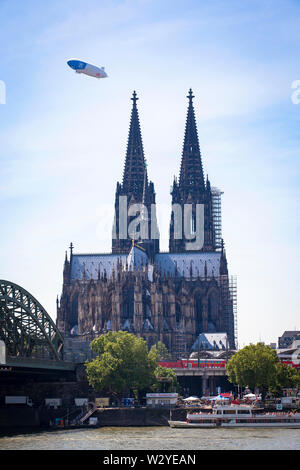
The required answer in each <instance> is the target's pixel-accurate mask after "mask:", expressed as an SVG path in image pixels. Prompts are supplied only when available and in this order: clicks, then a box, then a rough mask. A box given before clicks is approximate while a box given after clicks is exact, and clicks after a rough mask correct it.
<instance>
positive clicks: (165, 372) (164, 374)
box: [152, 366, 179, 393]
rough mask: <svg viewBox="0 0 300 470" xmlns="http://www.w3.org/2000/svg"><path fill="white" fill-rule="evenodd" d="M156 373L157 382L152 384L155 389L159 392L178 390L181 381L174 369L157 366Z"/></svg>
mask: <svg viewBox="0 0 300 470" xmlns="http://www.w3.org/2000/svg"><path fill="white" fill-rule="evenodd" d="M154 375H155V382H154V383H153V385H152V390H153V391H155V392H159V393H165V392H178V390H179V383H178V379H177V376H176V374H175V372H174V370H173V369H169V368H168V367H161V366H157V367H156V369H155V371H154Z"/></svg>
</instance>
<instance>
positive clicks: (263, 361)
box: [226, 343, 282, 399]
mask: <svg viewBox="0 0 300 470" xmlns="http://www.w3.org/2000/svg"><path fill="white" fill-rule="evenodd" d="M226 369H227V374H228V380H229V381H230V382H232V383H235V384H239V385H240V386H242V387H246V386H249V387H250V388H251V389H252V390H255V388H256V387H257V388H258V389H259V390H260V392H261V393H262V398H263V399H264V397H265V394H266V392H267V390H269V389H272V387H275V386H276V384H277V385H278V383H279V380H280V373H281V372H282V369H281V363H280V361H279V359H278V357H277V354H276V351H274V350H273V349H271V348H270V347H269V346H265V345H264V344H263V343H258V344H256V345H254V344H250V345H249V346H245V347H244V348H243V349H241V350H240V351H238V352H237V353H236V354H235V355H234V356H233V357H232V358H231V359H230V360H229V361H228V363H227V367H226Z"/></svg>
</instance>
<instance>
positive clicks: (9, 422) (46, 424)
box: [0, 405, 186, 432]
mask: <svg viewBox="0 0 300 470" xmlns="http://www.w3.org/2000/svg"><path fill="white" fill-rule="evenodd" d="M69 411H70V409H69V408H63V407H61V408H59V409H57V410H54V409H49V408H45V407H39V408H31V407H29V406H13V405H12V406H10V407H4V406H3V407H0V432H1V431H2V430H9V429H10V428H26V427H28V428H41V429H50V428H51V427H53V423H55V422H56V420H59V419H64V423H65V424H67V423H68V421H67V419H66V418H65V417H66V416H67V415H68V413H69ZM79 413H80V409H78V413H77V414H79ZM171 413H172V418H173V419H176V420H182V419H185V416H186V410H185V409H183V408H174V409H173V410H172V411H171ZM73 416H74V415H73ZM75 416H76V414H75ZM93 417H95V418H98V423H97V426H98V427H105V426H109V427H110V426H111V427H113V426H117V427H127V426H135V427H139V426H168V420H169V419H170V410H169V409H164V408H156V409H155V408H154V409H151V408H146V407H141V408H99V409H98V410H96V411H95V412H94V413H93ZM68 427H70V426H68ZM76 427H80V428H82V426H76ZM85 427H87V426H86V425H85ZM64 428H66V427H64ZM71 428H72V429H74V426H72V427H71Z"/></svg>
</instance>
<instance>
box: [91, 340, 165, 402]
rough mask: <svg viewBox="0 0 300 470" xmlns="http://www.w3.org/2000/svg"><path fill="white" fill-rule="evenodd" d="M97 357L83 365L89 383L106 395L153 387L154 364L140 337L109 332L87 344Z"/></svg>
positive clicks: (119, 394) (118, 394) (144, 342)
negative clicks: (89, 344)
mask: <svg viewBox="0 0 300 470" xmlns="http://www.w3.org/2000/svg"><path fill="white" fill-rule="evenodd" d="M91 349H92V351H94V352H95V353H96V354H97V356H96V359H93V360H92V361H90V362H88V361H87V362H86V363H85V366H86V372H87V377H88V381H89V384H90V385H91V386H92V387H93V388H94V389H95V390H97V391H103V392H107V393H109V394H110V395H117V396H119V397H121V396H122V394H123V393H124V392H125V391H127V390H129V389H131V390H135V391H136V393H137V391H138V390H141V389H143V388H147V387H150V386H151V385H152V384H153V381H154V380H155V379H154V370H155V368H156V361H155V360H154V359H153V358H152V357H151V356H149V354H148V348H147V343H146V341H145V340H144V339H143V338H138V337H137V336H135V335H133V334H131V333H128V332H126V331H117V332H109V333H107V334H105V335H102V336H100V337H99V338H96V339H94V340H93V341H92V342H91Z"/></svg>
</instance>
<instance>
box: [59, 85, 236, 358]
mask: <svg viewBox="0 0 300 470" xmlns="http://www.w3.org/2000/svg"><path fill="white" fill-rule="evenodd" d="M187 98H188V112H187V120H186V127H185V135H184V144H183V152H182V158H181V165H180V173H179V178H178V179H177V178H175V179H174V182H173V186H172V190H171V196H172V207H171V211H170V233H169V251H168V252H167V253H165V252H160V247H159V229H158V224H157V220H156V200H155V197H156V195H155V190H154V184H153V182H152V181H149V180H148V174H147V166H146V160H145V156H144V151H143V143H142V136H141V129H140V123H139V116H138V109H137V100H138V98H137V96H136V93H135V92H134V93H133V97H132V98H131V99H132V111H131V119H130V128H129V137H128V145H127V152H126V158H125V166H124V172H123V179H122V183H119V182H118V183H117V187H116V196H115V218H114V226H113V236H112V252H111V253H104V254H103V253H102V254H79V253H78V254H77V253H74V252H73V245H72V244H71V246H70V256H69V257H68V256H67V253H66V258H65V263H64V270H63V289H62V294H61V297H60V300H59V299H57V326H58V328H59V329H60V331H61V332H62V333H63V334H64V335H66V336H73V337H74V336H76V337H78V338H80V337H81V338H86V339H92V338H95V337H97V336H99V335H101V334H104V333H106V332H107V331H118V330H127V331H129V332H132V333H134V334H136V335H138V336H142V337H143V338H144V339H145V340H146V341H147V343H148V346H149V347H151V346H152V345H153V344H155V343H156V342H157V341H162V342H163V343H165V345H166V346H167V348H168V350H169V351H170V352H171V354H172V355H173V356H174V357H175V356H176V357H180V356H183V355H184V354H188V353H190V352H191V351H192V350H193V349H195V344H196V342H197V338H198V336H199V335H200V334H201V333H221V332H222V333H226V334H227V338H228V347H229V348H231V349H234V348H235V346H236V345H235V342H236V337H235V334H236V332H235V312H234V310H235V309H234V297H233V293H232V288H231V278H230V276H229V274H228V268H227V260H226V253H225V248H224V243H223V240H222V237H221V226H220V217H221V214H220V198H221V196H220V195H221V194H222V193H221V192H220V191H219V190H218V189H217V188H213V187H211V185H210V182H209V180H208V178H206V179H205V178H204V174H203V167H202V158H201V153H200V147H199V140H198V133H197V125H196V119H195V113H194V106H193V98H194V96H193V94H192V90H190V91H189V94H188V97H187ZM198 209H199V210H198ZM200 222H202V224H201V223H200ZM199 224H200V225H199ZM197 225H198V226H199V227H201V230H200V231H199V230H197ZM198 233H199V240H197V234H198Z"/></svg>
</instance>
